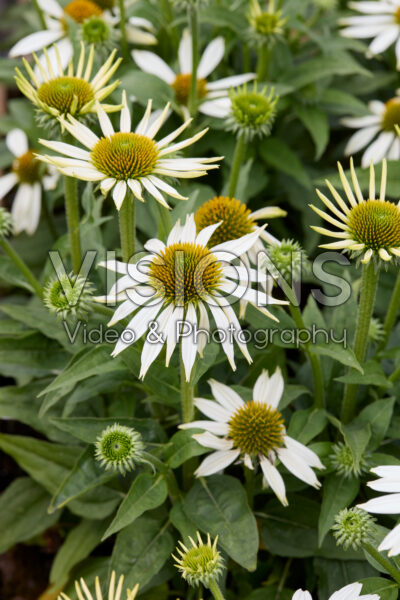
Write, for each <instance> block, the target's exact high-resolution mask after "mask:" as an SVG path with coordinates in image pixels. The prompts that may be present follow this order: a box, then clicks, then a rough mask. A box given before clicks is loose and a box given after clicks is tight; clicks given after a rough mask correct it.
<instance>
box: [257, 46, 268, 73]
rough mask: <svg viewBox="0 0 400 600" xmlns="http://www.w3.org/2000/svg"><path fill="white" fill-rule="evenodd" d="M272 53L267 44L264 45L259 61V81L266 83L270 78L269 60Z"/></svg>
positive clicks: (259, 54)
mask: <svg viewBox="0 0 400 600" xmlns="http://www.w3.org/2000/svg"><path fill="white" fill-rule="evenodd" d="M270 56H271V51H270V49H269V48H268V46H267V45H266V44H263V45H262V46H261V48H260V51H259V53H258V60H257V79H258V81H265V80H266V79H267V76H268V67H269V59H270Z"/></svg>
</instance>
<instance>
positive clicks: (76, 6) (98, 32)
mask: <svg viewBox="0 0 400 600" xmlns="http://www.w3.org/2000/svg"><path fill="white" fill-rule="evenodd" d="M38 4H39V6H40V8H41V10H42V11H43V14H44V18H45V22H46V29H44V30H42V31H35V33H31V34H29V35H27V36H26V37H24V38H22V39H21V40H19V42H17V43H16V44H15V45H14V46H13V47H12V48H11V50H10V53H9V55H10V56H11V57H16V56H26V55H28V54H31V53H32V52H37V51H38V50H42V49H43V48H47V47H49V46H51V45H52V44H54V42H56V43H57V44H56V45H57V49H58V52H59V54H60V57H61V64H62V67H63V68H65V67H66V66H67V65H68V63H69V62H70V60H71V59H72V57H73V54H74V49H73V40H71V38H70V36H71V31H70V23H73V24H74V27H76V28H78V29H80V30H81V31H80V37H81V39H82V40H83V41H85V42H86V43H96V44H98V43H99V44H103V43H104V42H107V41H108V40H109V38H110V36H111V30H112V29H113V28H115V26H116V25H117V24H118V22H119V14H118V11H117V10H114V12H113V13H112V12H111V9H112V8H113V4H114V3H113V2H103V0H98V1H96V2H94V1H93V0H71V1H70V2H67V4H66V5H65V6H63V5H62V4H59V3H58V1H57V0H38ZM127 25H128V26H127V36H128V39H129V41H130V42H132V43H134V44H154V43H156V39H155V37H154V35H153V34H152V33H151V32H152V31H153V27H152V24H151V23H150V22H149V21H147V19H142V18H139V17H131V18H130V19H129V22H128V24H127ZM118 35H119V34H118ZM49 57H50V61H51V63H52V64H53V65H55V64H57V60H56V54H55V49H54V47H53V48H51V49H50V50H49ZM42 64H44V61H43V63H42Z"/></svg>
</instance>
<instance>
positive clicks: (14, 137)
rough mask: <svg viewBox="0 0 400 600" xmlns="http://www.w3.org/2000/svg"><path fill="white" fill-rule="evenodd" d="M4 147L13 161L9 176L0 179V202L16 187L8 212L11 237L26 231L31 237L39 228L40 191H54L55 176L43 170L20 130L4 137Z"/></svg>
mask: <svg viewBox="0 0 400 600" xmlns="http://www.w3.org/2000/svg"><path fill="white" fill-rule="evenodd" d="M6 146H7V148H8V149H9V151H10V152H11V154H13V155H14V161H13V163H12V166H11V171H10V173H7V174H6V175H3V176H1V177H0V200H1V199H2V198H4V197H5V196H6V195H7V194H8V193H9V192H10V191H11V190H12V189H13V188H14V187H15V186H17V187H18V189H17V192H16V194H15V198H14V201H13V205H12V209H11V216H12V220H13V228H14V233H15V234H18V233H21V232H22V231H26V233H28V234H29V235H32V234H33V233H35V231H36V229H37V226H38V224H39V219H40V212H41V205H42V189H45V190H50V189H54V188H55V187H56V185H57V181H58V173H57V171H56V170H55V169H54V168H51V167H50V168H47V169H43V166H42V165H41V164H40V162H39V161H38V160H37V159H36V157H35V154H34V152H33V150H32V148H30V147H29V141H28V138H27V136H26V134H25V132H24V131H22V129H13V130H12V131H10V132H9V133H8V134H7V136H6Z"/></svg>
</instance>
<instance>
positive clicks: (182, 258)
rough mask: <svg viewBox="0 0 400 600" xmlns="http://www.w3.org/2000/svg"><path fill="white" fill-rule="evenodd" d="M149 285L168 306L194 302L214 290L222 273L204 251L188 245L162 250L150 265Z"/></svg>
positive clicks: (206, 250) (215, 261)
mask: <svg viewBox="0 0 400 600" xmlns="http://www.w3.org/2000/svg"><path fill="white" fill-rule="evenodd" d="M149 276H150V281H151V284H152V285H153V286H154V287H155V289H156V290H157V292H158V294H159V295H160V296H161V297H163V298H164V299H165V300H166V301H167V302H168V303H170V302H173V303H174V304H175V305H177V306H187V305H188V304H189V303H190V302H194V303H197V302H199V301H200V300H202V299H205V298H207V297H208V295H209V294H210V293H211V292H212V291H213V290H215V289H216V288H217V287H218V284H219V283H220V280H221V276H222V272H221V266H220V264H219V262H218V260H217V259H216V257H215V256H214V255H213V254H211V252H210V251H209V250H208V248H204V247H203V246H198V245H196V244H193V243H190V242H184V243H178V244H172V245H171V246H168V247H167V248H165V249H164V250H163V251H162V253H161V254H160V255H159V256H157V257H156V258H155V259H154V260H153V261H152V263H151V265H150V270H149Z"/></svg>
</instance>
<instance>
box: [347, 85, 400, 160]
mask: <svg viewBox="0 0 400 600" xmlns="http://www.w3.org/2000/svg"><path fill="white" fill-rule="evenodd" d="M368 108H369V110H370V114H369V115H366V116H365V117H346V118H345V119H342V120H341V122H342V123H343V125H346V127H351V128H353V129H357V130H358V131H357V132H356V133H355V134H354V135H352V136H351V138H350V139H349V141H348V143H347V146H346V148H345V154H346V155H347V156H351V155H352V154H355V153H356V152H359V151H360V150H362V149H363V148H366V150H365V151H364V153H363V155H362V158H361V165H362V166H363V167H368V166H369V165H370V164H371V162H373V163H379V162H381V160H382V159H383V158H387V159H388V160H399V159H400V139H399V136H398V135H397V131H396V127H397V126H399V125H400V90H397V93H396V96H394V98H391V99H390V100H388V101H387V102H381V101H380V100H372V101H371V102H369V104H368ZM375 138H376V139H375ZM373 140H374V141H373Z"/></svg>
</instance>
